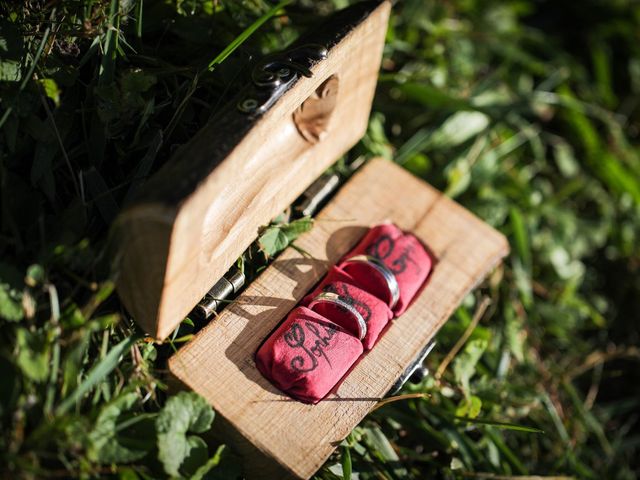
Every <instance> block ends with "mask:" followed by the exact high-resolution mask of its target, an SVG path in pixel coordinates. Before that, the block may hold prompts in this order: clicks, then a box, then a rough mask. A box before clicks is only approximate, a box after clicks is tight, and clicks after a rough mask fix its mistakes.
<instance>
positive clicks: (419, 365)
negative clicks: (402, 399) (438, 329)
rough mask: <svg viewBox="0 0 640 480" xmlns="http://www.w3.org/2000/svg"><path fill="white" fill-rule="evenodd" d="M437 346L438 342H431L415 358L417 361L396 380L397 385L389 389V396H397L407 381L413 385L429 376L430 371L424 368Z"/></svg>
mask: <svg viewBox="0 0 640 480" xmlns="http://www.w3.org/2000/svg"><path fill="white" fill-rule="evenodd" d="M435 346H436V342H429V343H428V344H427V345H426V346H425V347H424V348H423V349H422V350H420V353H419V354H418V356H417V357H416V358H415V360H414V361H413V362H412V363H411V364H410V365H409V366H408V367H407V369H406V370H405V371H404V373H403V374H402V375H400V377H399V378H398V380H396V383H394V384H393V386H392V387H391V388H390V389H389V393H387V396H389V395H395V394H396V393H398V392H399V391H400V389H401V388H402V387H403V386H404V384H405V383H407V381H409V382H411V383H420V382H421V381H422V380H423V379H424V377H426V376H427V375H429V369H428V368H427V367H425V366H424V361H425V360H426V358H427V356H428V355H429V354H430V353H431V351H432V350H433V348H434V347H435Z"/></svg>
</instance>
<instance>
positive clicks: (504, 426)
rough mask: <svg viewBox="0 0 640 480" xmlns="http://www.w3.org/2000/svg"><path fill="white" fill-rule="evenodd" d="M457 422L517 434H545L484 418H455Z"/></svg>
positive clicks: (532, 428)
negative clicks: (513, 431)
mask: <svg viewBox="0 0 640 480" xmlns="http://www.w3.org/2000/svg"><path fill="white" fill-rule="evenodd" d="M454 418H455V419H456V420H458V421H460V422H465V423H474V424H477V425H489V426H491V427H497V428H500V429H503V430H515V431H516V432H527V433H544V430H540V429H539V428H536V427H527V426H524V425H516V424H515V423H505V422H496V421H493V420H485V419H483V418H468V417H458V416H455V417H454Z"/></svg>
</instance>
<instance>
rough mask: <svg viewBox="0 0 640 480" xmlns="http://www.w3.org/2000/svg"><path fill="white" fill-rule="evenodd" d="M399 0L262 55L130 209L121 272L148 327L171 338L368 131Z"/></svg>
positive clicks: (120, 281)
mask: <svg viewBox="0 0 640 480" xmlns="http://www.w3.org/2000/svg"><path fill="white" fill-rule="evenodd" d="M389 10H390V4H389V2H388V1H387V0H374V1H367V2H362V3H358V4H356V5H353V6H351V7H349V8H347V9H345V10H342V11H340V12H337V13H336V14H334V15H332V16H331V17H328V18H327V20H326V21H325V22H323V24H322V25H321V26H320V27H318V28H317V29H316V30H315V31H314V32H312V33H309V34H308V35H305V36H304V37H303V38H301V39H300V40H298V41H297V42H296V43H295V44H294V45H292V46H291V47H290V48H289V49H287V50H286V51H285V52H283V53H282V54H279V55H276V56H272V57H268V58H267V59H265V60H264V61H261V62H259V63H258V64H257V65H256V66H255V68H254V70H253V74H252V79H253V83H252V84H251V85H249V86H247V87H246V88H245V89H244V90H243V91H242V92H241V93H240V94H239V95H238V97H237V98H235V99H234V100H233V101H231V102H230V103H229V104H228V105H227V106H226V107H225V108H223V109H222V110H221V112H220V114H218V115H217V116H216V117H215V118H213V119H212V120H211V121H210V122H209V123H208V124H207V125H206V126H205V127H204V128H202V129H201V130H200V131H199V132H198V133H197V134H196V135H195V137H194V138H193V139H192V140H191V141H190V142H188V143H187V144H185V145H183V146H182V147H181V148H180V149H179V150H178V151H177V152H176V153H175V154H174V155H173V157H172V158H171V159H170V160H169V162H167V164H166V165H165V166H164V167H163V168H162V169H161V170H160V171H158V173H157V174H156V175H154V176H153V177H152V178H151V179H150V180H149V181H148V182H147V183H146V184H145V186H144V187H143V189H142V191H141V192H140V195H139V196H138V198H137V200H136V201H135V202H134V203H133V204H131V205H130V206H129V207H127V208H126V209H125V210H124V211H123V212H122V213H121V214H120V216H119V217H118V219H117V220H116V223H115V225H114V233H115V238H116V239H117V242H118V255H117V259H116V261H117V265H116V271H117V280H116V284H117V288H118V293H119V295H120V298H121V300H122V302H123V303H124V305H125V307H126V308H127V309H128V310H129V312H130V313H131V314H132V315H133V317H134V318H135V320H136V321H137V322H138V323H139V324H140V326H141V327H142V328H143V329H144V330H145V331H146V332H148V333H149V334H151V335H153V336H154V337H156V338H158V339H164V338H166V337H167V336H168V335H169V334H170V333H171V331H173V330H174V329H175V328H176V327H177V326H178V324H179V323H180V322H181V321H182V319H183V318H184V317H185V316H186V315H187V314H189V312H190V311H191V309H192V308H193V307H194V306H195V305H196V304H197V302H198V301H199V300H200V299H201V298H202V297H203V296H204V295H205V294H206V293H207V291H208V290H209V288H211V286H212V285H213V284H214V283H215V282H216V281H217V280H218V279H219V278H220V277H222V275H224V273H225V272H226V271H227V270H228V269H229V268H230V267H231V266H232V265H233V263H234V262H235V261H236V260H237V259H238V257H239V256H240V255H241V254H242V252H244V251H245V249H246V248H247V247H249V245H250V244H251V243H252V242H253V241H254V240H255V239H256V237H257V235H258V229H259V228H260V227H261V226H263V225H266V224H268V223H269V221H270V220H271V219H272V218H274V217H275V216H277V215H278V214H279V213H281V212H282V211H284V210H285V209H286V207H287V206H289V205H290V204H291V203H292V202H293V201H294V200H295V199H296V198H297V197H298V196H299V195H300V194H301V193H302V192H303V191H304V190H305V189H306V188H307V187H308V186H309V185H310V184H311V183H312V182H313V181H314V180H315V179H316V178H317V177H318V176H320V175H321V174H322V172H323V171H324V170H326V169H327V168H328V167H329V166H330V165H331V164H333V163H334V162H335V161H336V160H337V159H338V158H339V157H340V156H341V155H343V154H344V153H345V152H346V151H347V150H349V149H350V148H351V147H352V146H353V145H355V144H356V143H357V142H358V140H359V139H360V138H361V137H362V136H363V135H364V133H365V131H366V128H367V123H368V118H369V113H370V110H371V103H372V101H373V96H374V92H375V87H376V80H377V75H378V70H379V67H380V61H381V57H382V49H383V46H384V37H385V34H386V30H387V21H388V17H389Z"/></svg>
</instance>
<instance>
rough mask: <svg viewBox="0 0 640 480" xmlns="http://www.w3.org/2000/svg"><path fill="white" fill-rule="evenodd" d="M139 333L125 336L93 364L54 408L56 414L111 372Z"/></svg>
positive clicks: (71, 405)
mask: <svg viewBox="0 0 640 480" xmlns="http://www.w3.org/2000/svg"><path fill="white" fill-rule="evenodd" d="M139 338H140V335H138V334H137V335H131V336H130V337H127V338H125V339H124V340H122V341H121V342H120V343H118V344H117V345H116V346H115V347H113V348H112V349H111V350H109V353H107V355H106V356H105V357H104V358H103V359H102V360H100V362H98V364H97V365H95V366H94V367H93V368H92V369H91V371H89V374H88V375H87V377H86V378H85V379H84V381H83V382H82V383H81V384H80V385H78V388H76V389H75V390H74V391H73V393H71V395H69V396H68V397H67V398H66V399H65V400H64V401H63V402H62V403H61V404H60V405H58V408H56V415H63V414H65V413H66V412H68V411H69V409H70V408H71V407H73V406H74V405H75V403H76V402H77V401H78V400H80V398H82V396H83V395H84V394H86V393H87V392H89V391H90V390H91V389H92V388H93V387H95V386H96V385H97V384H98V382H100V381H101V380H102V379H104V378H105V377H106V376H107V375H109V373H111V372H112V371H113V370H114V369H115V368H116V367H117V366H118V363H119V361H120V356H121V355H122V354H123V353H124V352H126V351H127V350H128V349H129V348H130V347H131V346H132V345H133V344H134V343H136V342H137V341H138V339H139Z"/></svg>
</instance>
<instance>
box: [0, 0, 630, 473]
mask: <svg viewBox="0 0 640 480" xmlns="http://www.w3.org/2000/svg"><path fill="white" fill-rule="evenodd" d="M348 3H349V2H348V1H346V0H333V1H329V0H319V1H312V0H300V1H299V2H297V3H291V4H288V2H283V3H282V4H279V5H275V4H269V3H267V2H266V1H264V0H243V1H233V0H164V1H155V2H151V1H146V2H145V1H143V0H82V1H75V0H48V1H45V0H26V1H22V2H14V1H11V0H2V1H0V12H1V13H0V94H1V101H0V126H1V129H2V130H1V133H0V182H1V184H2V186H1V198H2V200H1V209H2V214H1V215H2V217H1V225H0V228H1V231H0V252H1V257H0V258H1V260H0V372H1V374H2V380H1V381H0V472H1V474H0V476H2V477H4V478H11V479H17V478H49V477H57V478H65V477H81V478H94V477H101V476H108V477H115V478H121V479H123V480H124V479H127V480H132V479H147V478H163V477H185V478H199V479H202V478H218V479H230V478H235V477H237V476H239V475H240V474H241V462H240V459H239V458H238V457H237V456H236V455H235V454H234V452H233V450H232V449H230V448H228V447H226V446H225V445H218V444H215V443H209V445H208V446H207V443H206V442H205V441H204V440H203V435H206V432H208V431H211V429H214V430H215V429H216V422H215V420H214V415H215V413H214V412H213V411H212V410H211V408H210V407H209V406H208V405H207V404H205V402H204V401H203V400H202V399H201V398H199V397H198V396H196V395H195V394H187V393H182V394H179V395H175V396H167V394H166V393H165V390H166V389H165V385H164V376H165V370H164V369H165V365H166V358H167V357H168V355H169V354H170V353H171V352H172V351H173V349H175V348H177V347H178V346H179V345H180V344H182V343H184V342H186V341H189V339H190V338H191V332H192V329H193V327H192V322H191V321H190V320H185V322H183V325H182V327H181V328H180V329H179V330H178V331H177V332H176V333H175V335H173V336H172V338H171V340H170V341H168V342H166V343H164V344H158V343H156V342H154V341H153V340H152V339H149V338H144V337H143V336H142V335H141V333H140V332H139V331H138V330H137V329H136V327H135V325H134V323H133V322H132V319H131V318H130V317H129V316H128V315H127V314H126V312H124V311H123V310H122V308H121V306H120V304H119V303H118V301H117V297H116V296H115V294H114V293H113V284H112V281H111V279H112V275H113V272H112V271H111V269H110V260H111V253H110V252H109V251H108V249H107V240H108V227H109V224H110V223H111V222H112V221H113V219H114V217H115V215H116V214H117V213H118V211H119V210H120V208H121V206H122V205H123V203H125V202H126V200H127V199H128V198H129V197H130V196H131V195H132V193H133V192H135V191H136V190H137V189H138V188H139V187H140V185H141V184H143V183H144V181H145V179H146V178H147V177H148V175H149V174H150V173H152V172H153V171H155V170H156V169H157V168H158V167H159V166H160V165H162V163H163V162H165V161H166V159H167V158H168V157H169V156H170V155H171V153H172V151H173V150H174V149H175V148H176V147H177V146H178V145H180V144H182V143H184V142H185V141H187V140H188V139H189V138H190V137H191V136H192V135H193V134H194V133H195V132H196V131H197V130H198V129H199V128H200V127H201V126H202V125H203V124H204V123H205V122H206V121H207V119H208V118H209V117H210V116H211V115H213V114H214V113H215V112H216V111H217V109H219V107H220V105H221V104H222V103H223V102H225V100H226V99H228V98H230V97H231V95H233V93H234V92H235V91H236V89H237V86H238V85H240V84H242V83H243V82H244V81H245V80H246V78H247V76H248V70H249V68H248V65H249V62H250V59H251V58H255V57H256V56H260V55H261V54H263V53H266V52H269V51H274V50H279V49H281V48H283V47H285V46H286V45H287V44H288V43H289V42H290V41H292V40H293V39H294V38H295V37H296V35H297V34H298V32H300V31H303V30H304V29H305V28H307V27H308V26H310V25H311V24H314V23H316V22H317V17H318V15H324V14H327V13H329V12H330V11H332V10H334V9H336V8H340V7H343V6H345V5H347V4H348ZM243 32H244V33H243ZM639 102H640V6H639V5H638V3H637V2H634V1H631V0H583V1H581V2H575V1H571V0H555V1H551V0H504V1H500V2H498V1H491V0H447V1H442V2H437V1H430V2H428V1H422V0H404V1H399V2H397V3H396V4H395V5H394V9H393V14H392V18H391V23H390V27H389V31H388V35H387V45H386V48H385V53H384V61H383V65H382V71H381V74H380V81H379V88H378V92H377V96H376V100H375V104H374V111H373V114H372V116H371V122H370V128H369V131H368V133H367V135H366V136H365V137H364V138H363V139H362V141H361V142H360V144H359V145H358V146H357V147H356V148H354V150H353V151H352V152H350V153H349V155H348V156H347V157H346V159H343V160H342V161H341V163H340V164H339V165H342V166H344V165H345V162H346V161H348V160H352V159H355V158H358V157H362V156H364V157H367V158H368V157H371V156H374V155H382V156H385V157H387V158H389V159H390V160H392V161H396V162H398V163H400V164H402V165H404V166H405V167H406V168H407V169H409V170H410V171H411V172H413V173H414V174H416V175H418V176H420V177H422V178H424V179H426V180H427V181H429V182H431V183H432V184H434V185H435V186H437V187H438V188H440V189H442V190H444V191H445V192H446V193H447V194H448V195H450V196H451V197H454V198H455V199H456V200H457V201H459V202H461V203H462V204H463V205H465V206H466V207H467V208H469V209H471V210H472V211H474V212H475V213H476V214H478V215H479V216H480V217H482V218H483V219H485V220H486V221H487V222H489V223H490V224H492V225H494V226H495V227H497V228H499V229H500V230H501V231H503V232H504V233H505V234H506V235H508V237H509V239H510V242H511V246H512V252H513V253H512V255H511V256H510V257H509V258H508V260H507V261H506V262H505V264H504V266H503V267H502V268H500V269H499V270H498V271H496V272H495V273H494V274H493V276H492V277H491V278H490V279H489V281H488V282H487V283H486V284H485V285H483V286H482V288H481V289H480V290H479V291H477V292H476V293H475V294H474V295H471V296H469V298H467V299H466V301H465V302H464V304H463V306H462V307H460V309H459V310H458V311H457V313H456V314H455V316H454V317H453V318H452V319H451V321H449V322H448V323H447V325H446V326H445V327H444V328H443V330H442V331H441V332H440V333H439V334H438V337H437V340H438V347H437V349H436V352H434V353H433V354H432V355H431V356H430V358H429V360H428V364H429V366H430V367H431V369H432V375H430V376H429V377H427V378H426V379H425V380H424V381H423V382H422V383H421V384H419V385H414V386H408V387H406V389H405V393H426V394H428V395H429V396H428V397H425V398H411V399H408V400H404V401H397V402H394V403H390V404H388V405H386V406H384V407H382V408H380V409H378V410H376V411H375V412H373V413H372V414H371V415H369V416H368V417H367V418H366V419H365V420H364V421H363V422H362V424H361V425H360V426H359V427H358V428H356V430H355V431H354V432H353V433H352V434H351V435H350V436H349V438H348V439H347V440H346V441H345V442H344V443H343V445H342V446H341V448H340V449H339V450H338V452H337V453H336V455H335V456H333V457H332V458H331V459H330V460H329V461H328V462H327V464H326V465H325V466H324V467H323V468H322V470H321V471H320V472H319V473H318V478H323V479H337V478H345V479H348V478H352V479H363V480H365V479H399V478H446V479H453V478H484V479H512V478H520V479H524V478H529V479H531V478H534V477H533V475H539V477H538V476H536V477H535V478H565V477H568V478H587V479H635V478H637V476H638V473H639V472H640V462H639V461H638V457H639V454H640V451H639V446H640V434H639V433H638V432H639V431H640V429H638V423H639V420H640V417H639V416H640V368H639V365H638V362H639V360H640V350H639V349H638V343H639V342H638V340H639V325H640V323H639V322H638V319H639V317H640V275H639V274H638V273H639V270H640V250H639V247H638V245H639V243H640V242H639V235H640V150H639V149H638V140H639V134H640V130H639V129H640V116H639V113H640V109H639V107H640V105H639ZM338 171H340V172H342V173H343V174H344V173H345V172H346V171H347V169H345V168H338ZM308 224H309V222H307V223H305V225H308ZM271 228H272V229H285V230H287V229H288V230H287V231H288V233H291V232H294V231H298V230H302V229H304V228H300V224H298V225H297V226H296V225H294V226H291V225H286V224H274V225H273V226H272V227H271ZM271 232H273V230H271ZM271 237H273V235H271ZM271 237H269V238H271ZM279 248H281V245H274V244H270V243H269V242H267V239H264V238H263V242H262V243H258V244H257V245H256V246H255V247H253V248H252V249H251V251H250V252H248V253H247V255H246V256H245V258H244V264H245V266H246V268H247V271H248V272H253V271H256V270H258V269H260V268H262V266H264V264H266V262H267V261H268V259H269V257H270V256H272V255H273V254H275V253H277V250H278V249H279ZM485 298H487V299H489V300H490V305H489V303H488V301H485V300H484V299H485ZM487 305H489V307H488V309H486V311H484V310H485V307H487Z"/></svg>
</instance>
